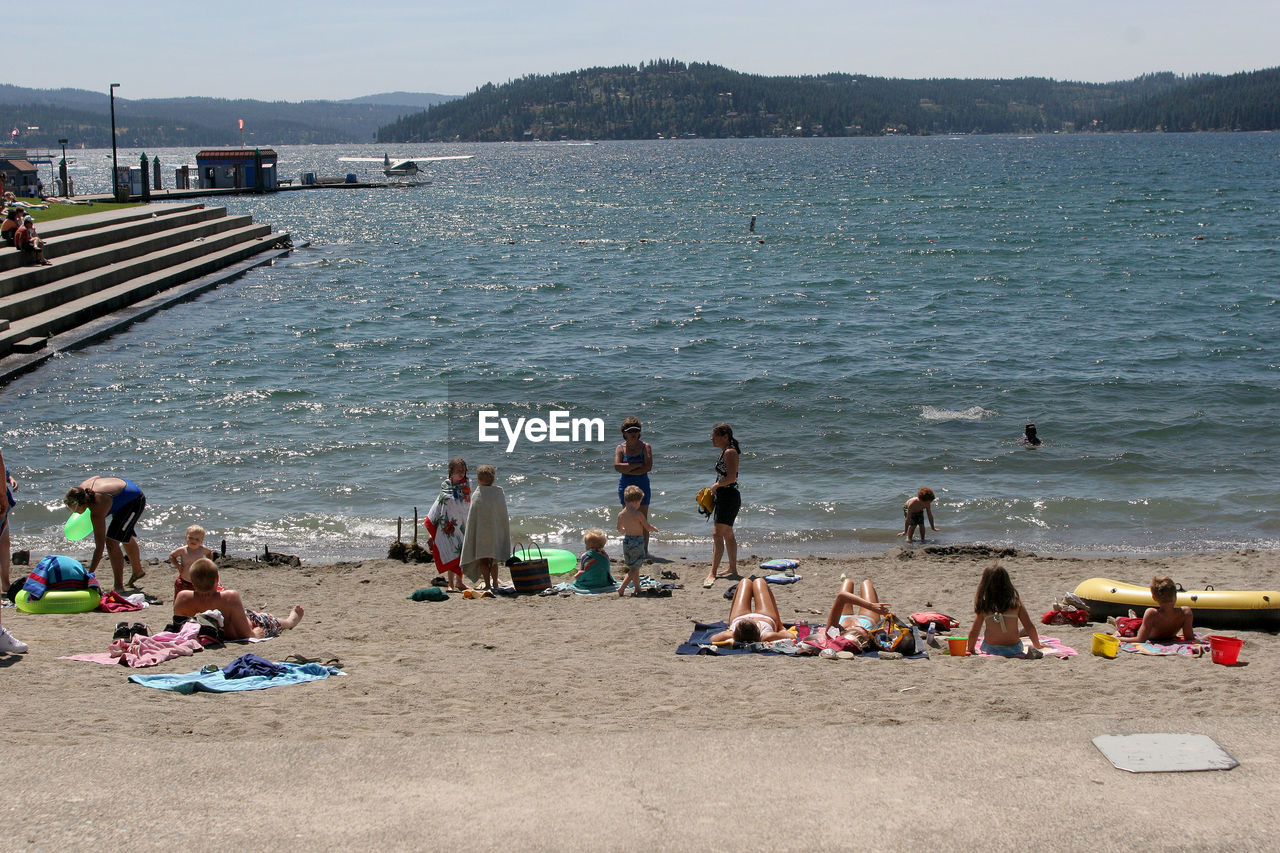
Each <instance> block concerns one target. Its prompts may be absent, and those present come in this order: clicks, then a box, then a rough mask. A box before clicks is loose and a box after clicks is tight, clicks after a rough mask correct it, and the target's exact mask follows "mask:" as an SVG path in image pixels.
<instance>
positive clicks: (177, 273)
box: [0, 225, 289, 356]
mask: <svg viewBox="0 0 1280 853" xmlns="http://www.w3.org/2000/svg"><path fill="white" fill-rule="evenodd" d="M252 230H253V231H254V232H255V233H257V234H259V235H260V236H255V237H250V238H248V239H239V240H230V241H227V245H222V246H221V247H220V248H218V249H217V250H216V251H212V252H203V253H197V254H195V255H194V256H193V257H188V258H185V259H182V260H178V258H177V255H176V254H175V252H177V251H178V250H172V249H171V250H166V252H167V253H168V257H167V259H166V260H167V262H166V263H162V264H160V265H159V267H158V268H156V269H154V270H152V271H150V272H147V273H142V274H135V275H132V276H129V277H126V278H125V279H124V280H122V281H120V282H118V283H116V284H113V285H111V286H108V287H105V288H102V289H96V290H90V292H88V293H85V294H83V295H80V296H78V297H75V298H72V299H69V300H67V301H65V302H62V303H61V304H57V305H54V306H51V307H49V308H47V309H46V310H43V311H41V312H39V313H36V314H32V315H29V316H26V317H23V318H21V319H17V320H14V321H12V322H11V324H10V328H9V329H8V330H6V331H3V332H0V356H3V355H5V354H8V353H10V352H13V351H15V348H16V346H17V345H19V344H20V343H21V342H23V341H25V340H27V339H29V338H33V337H34V338H47V337H48V336H49V335H53V334H58V333H60V332H63V331H66V330H68V329H72V328H75V327H77V326H81V325H84V324H85V323H87V322H89V321H91V320H94V319H96V318H99V317H102V316H104V315H106V314H109V313H110V312H112V311H116V310H118V309H120V308H124V307H126V306H129V305H133V304H134V303H136V302H139V301H141V300H143V299H146V298H147V297H149V296H152V295H154V294H156V293H159V292H161V291H163V290H166V289H168V288H171V287H175V286H177V285H179V284H182V283H183V282H187V281H191V280H192V279H196V278H199V277H200V276H203V275H207V274H209V273H212V272H216V271H217V270H219V269H222V268H224V267H227V266H230V265H232V264H235V263H237V262H239V261H242V260H244V259H246V258H249V257H251V256H253V255H255V254H257V253H259V252H263V251H266V250H268V249H270V248H272V247H274V246H276V245H278V244H280V243H282V242H285V241H287V240H288V239H289V235H288V234H286V233H283V232H276V233H273V232H271V229H270V228H269V227H267V226H265V225H262V226H253V229H252ZM202 245H203V244H202ZM157 254H166V253H157ZM136 272H137V271H136V270H135V273H136Z"/></svg>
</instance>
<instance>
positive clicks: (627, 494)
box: [618, 486, 658, 597]
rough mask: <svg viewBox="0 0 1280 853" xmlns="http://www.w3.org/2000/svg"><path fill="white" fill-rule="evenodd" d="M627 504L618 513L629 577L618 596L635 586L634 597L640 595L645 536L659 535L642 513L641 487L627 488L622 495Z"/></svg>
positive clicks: (624, 558) (626, 578)
mask: <svg viewBox="0 0 1280 853" xmlns="http://www.w3.org/2000/svg"><path fill="white" fill-rule="evenodd" d="M622 499H623V500H624V501H626V502H627V504H626V506H624V507H623V508H622V509H621V511H619V512H618V532H619V533H621V534H622V559H623V560H624V561H625V562H626V564H627V576H626V577H625V578H623V579H622V586H620V587H618V596H619V597H621V596H622V593H624V592H626V590H627V584H631V585H632V586H633V590H632V593H631V594H632V595H639V594H640V566H642V565H643V564H644V555H645V542H644V538H645V534H646V533H657V532H658V528H656V527H654V526H653V525H652V524H650V523H649V519H648V518H646V517H645V514H644V513H643V512H641V511H640V502H641V501H642V500H644V489H642V488H640V487H639V486H627V488H626V490H625V491H624V492H623V493H622Z"/></svg>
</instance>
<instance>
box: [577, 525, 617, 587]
mask: <svg viewBox="0 0 1280 853" xmlns="http://www.w3.org/2000/svg"><path fill="white" fill-rule="evenodd" d="M607 541H608V540H607V539H606V538H605V535H604V531H603V530H588V531H587V532H586V533H583V534H582V544H583V545H585V546H587V552H586V553H585V554H583V555H582V556H581V557H579V558H578V573H577V574H576V575H574V576H573V585H574V586H575V587H577V588H578V589H582V590H596V589H601V588H603V587H612V586H613V584H614V580H613V575H611V574H609V555H608V554H606V553H605V552H604V545H605V542H607Z"/></svg>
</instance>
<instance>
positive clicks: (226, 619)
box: [173, 558, 302, 640]
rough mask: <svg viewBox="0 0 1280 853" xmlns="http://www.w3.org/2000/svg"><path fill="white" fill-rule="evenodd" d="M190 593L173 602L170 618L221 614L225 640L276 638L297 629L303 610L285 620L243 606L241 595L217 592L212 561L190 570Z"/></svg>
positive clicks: (200, 562) (295, 610)
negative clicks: (210, 611)
mask: <svg viewBox="0 0 1280 853" xmlns="http://www.w3.org/2000/svg"><path fill="white" fill-rule="evenodd" d="M189 573H190V575H191V586H192V587H193V588H192V589H184V590H183V591H182V592H180V593H178V594H177V595H176V596H175V597H174V599H173V615H174V616H186V617H187V618H194V617H196V616H197V615H199V614H201V613H203V612H205V611H206V610H217V611H218V612H219V613H221V614H222V636H223V637H224V638H225V639H228V640H248V639H251V638H253V639H263V638H265V637H278V636H280V634H281V632H283V631H288V630H290V629H292V628H296V627H298V623H299V622H301V621H302V608H301V607H299V606H297V605H295V606H294V608H293V609H292V610H290V611H289V615H288V616H287V617H285V618H284V619H277V618H276V617H274V616H272V615H271V614H270V613H265V612H261V611H257V610H250V609H249V608H247V607H245V606H244V601H243V600H242V599H241V598H240V593H238V592H236V591H235V590H234V589H219V588H218V567H217V566H215V565H214V564H213V560H206V559H203V558H202V559H199V560H196V561H195V564H194V565H192V566H191V568H190V569H189Z"/></svg>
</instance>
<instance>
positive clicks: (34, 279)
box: [0, 216, 266, 318]
mask: <svg viewBox="0 0 1280 853" xmlns="http://www.w3.org/2000/svg"><path fill="white" fill-rule="evenodd" d="M252 223H253V218H252V217H250V216H219V217H214V218H212V219H205V220H203V221H199V220H198V221H195V222H193V223H191V224H188V225H180V226H179V227H176V228H170V229H168V230H164V231H159V232H156V233H153V234H144V235H143V236H140V237H134V238H132V239H129V240H122V241H120V242H118V243H112V244H111V245H108V246H102V247H99V248H96V249H87V250H85V251H83V252H77V253H76V254H74V255H70V256H68V257H66V258H62V259H60V260H58V261H57V262H55V263H54V264H53V265H52V266H47V267H40V266H36V267H27V268H24V269H22V270H15V271H13V272H11V273H8V274H4V275H0V306H3V305H4V304H6V300H7V299H8V297H10V296H13V295H15V294H22V293H26V292H30V291H33V290H38V289H39V288H41V287H42V286H45V285H48V284H53V283H55V282H58V281H61V280H65V279H67V278H72V277H74V276H76V275H80V274H82V273H85V272H92V271H94V270H98V269H102V268H103V267H107V266H111V265H113V264H120V263H127V262H128V261H131V260H133V259H135V258H140V257H144V256H146V255H149V254H152V253H154V252H158V251H160V250H162V249H168V248H172V247H175V246H181V245H184V244H197V245H198V244H199V243H200V242H202V241H204V240H208V239H213V238H215V237H217V236H218V235H220V234H224V233H226V232H229V231H234V230H236V229H238V228H245V227H248V226H250V225H252ZM262 227H266V226H262ZM13 316H14V314H13V313H12V312H8V311H6V310H5V309H4V308H3V307H0V318H3V317H8V318H12V317H13Z"/></svg>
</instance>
